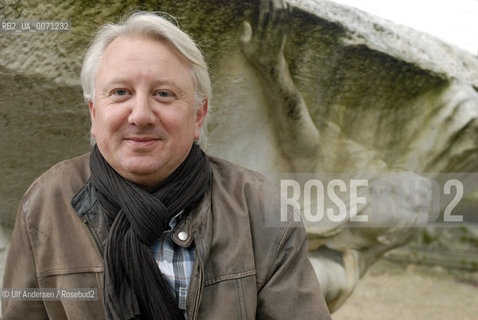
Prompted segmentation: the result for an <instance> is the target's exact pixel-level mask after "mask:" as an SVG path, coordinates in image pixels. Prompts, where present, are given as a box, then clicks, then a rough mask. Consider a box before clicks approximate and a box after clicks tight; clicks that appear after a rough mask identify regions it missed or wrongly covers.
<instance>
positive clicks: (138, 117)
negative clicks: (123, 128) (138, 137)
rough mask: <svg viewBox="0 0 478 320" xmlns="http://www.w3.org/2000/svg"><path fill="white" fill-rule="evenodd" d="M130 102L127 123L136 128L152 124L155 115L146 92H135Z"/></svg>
mask: <svg viewBox="0 0 478 320" xmlns="http://www.w3.org/2000/svg"><path fill="white" fill-rule="evenodd" d="M132 103H133V105H132V108H131V113H130V114H129V117H128V121H129V123H130V124H132V125H134V126H136V127H138V128H145V127H147V126H150V125H152V124H153V123H154V121H155V119H156V116H155V114H154V110H153V106H152V104H151V101H150V99H149V96H148V95H146V94H136V96H135V98H134V99H133V101H132Z"/></svg>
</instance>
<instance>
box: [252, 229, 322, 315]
mask: <svg viewBox="0 0 478 320" xmlns="http://www.w3.org/2000/svg"><path fill="white" fill-rule="evenodd" d="M292 224H293V223H292V222H291V221H289V225H288V226H287V227H286V228H285V229H284V231H283V234H282V237H281V239H280V241H279V245H278V246H277V249H276V252H275V254H274V258H273V260H272V266H271V274H270V277H268V280H267V281H266V283H265V284H264V286H263V287H262V288H261V289H260V291H259V293H258V306H257V314H256V319H261V320H262V319H275V320H277V319H296V320H301V319H304V320H306V319H307V320H311V319H320V320H326V319H327V320H330V319H331V317H330V313H329V310H328V307H327V304H326V303H325V299H324V297H323V295H322V293H321V291H320V287H319V283H318V280H317V276H316V275H315V272H314V270H313V268H312V265H311V263H310V261H309V258H308V255H307V249H308V244H307V234H306V232H305V229H304V228H303V226H302V224H299V226H298V225H297V224H296V223H295V224H293V226H292Z"/></svg>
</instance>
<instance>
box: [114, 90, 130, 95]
mask: <svg viewBox="0 0 478 320" xmlns="http://www.w3.org/2000/svg"><path fill="white" fill-rule="evenodd" d="M113 94H114V95H117V96H125V95H127V94H128V90H126V89H116V90H114V91H113Z"/></svg>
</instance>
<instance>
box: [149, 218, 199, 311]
mask: <svg viewBox="0 0 478 320" xmlns="http://www.w3.org/2000/svg"><path fill="white" fill-rule="evenodd" d="M182 213H183V211H181V212H180V213H179V214H177V215H176V216H175V217H173V218H172V219H171V221H170V222H169V229H168V230H166V231H164V233H163V235H164V236H163V237H161V238H160V239H159V240H158V241H156V242H155V243H154V244H153V245H152V246H151V247H150V249H151V252H152V253H153V256H154V260H156V262H157V264H158V266H159V269H160V270H161V273H162V274H163V277H164V279H165V280H166V282H167V284H168V285H169V288H170V290H171V293H172V294H173V296H174V297H176V302H177V304H178V307H179V309H181V310H182V311H183V314H184V317H185V319H186V320H187V314H186V296H187V293H188V288H189V282H190V280H191V272H192V269H193V264H194V260H195V259H196V252H195V247H194V242H193V243H191V245H190V246H189V247H187V248H183V247H180V246H178V245H177V244H175V243H174V241H173V240H172V239H171V237H170V235H171V231H172V230H173V229H174V227H175V226H176V225H177V224H178V223H179V221H180V220H181V216H182Z"/></svg>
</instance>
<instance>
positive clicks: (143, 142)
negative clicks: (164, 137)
mask: <svg viewBox="0 0 478 320" xmlns="http://www.w3.org/2000/svg"><path fill="white" fill-rule="evenodd" d="M124 141H125V142H127V143H128V144H131V145H133V146H135V147H149V146H151V145H153V144H155V143H156V142H158V141H161V139H160V138H156V137H129V138H125V139H124Z"/></svg>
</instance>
